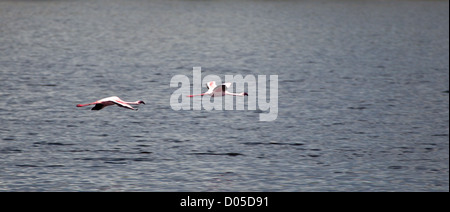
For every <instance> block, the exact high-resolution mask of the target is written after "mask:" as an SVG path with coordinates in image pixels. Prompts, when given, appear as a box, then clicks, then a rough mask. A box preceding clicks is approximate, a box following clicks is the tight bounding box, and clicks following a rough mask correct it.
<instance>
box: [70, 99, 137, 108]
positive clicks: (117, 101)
mask: <svg viewBox="0 0 450 212" xmlns="http://www.w3.org/2000/svg"><path fill="white" fill-rule="evenodd" d="M139 104H144V105H145V102H144V101H135V102H125V101H123V100H121V99H120V98H119V97H117V96H111V97H108V98H104V99H100V100H98V101H95V102H92V103H89V104H77V107H84V106H89V105H95V107H93V108H92V110H101V109H103V108H104V107H106V106H110V105H117V106H119V107H124V108H128V109H131V110H137V109H136V108H133V107H131V105H139Z"/></svg>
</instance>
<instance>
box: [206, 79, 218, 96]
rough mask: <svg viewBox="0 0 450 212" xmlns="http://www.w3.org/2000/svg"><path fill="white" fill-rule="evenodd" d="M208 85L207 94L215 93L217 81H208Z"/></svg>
mask: <svg viewBox="0 0 450 212" xmlns="http://www.w3.org/2000/svg"><path fill="white" fill-rule="evenodd" d="M206 87H207V88H208V91H207V92H206V94H211V93H213V91H214V89H215V88H217V84H216V81H211V82H208V83H206Z"/></svg>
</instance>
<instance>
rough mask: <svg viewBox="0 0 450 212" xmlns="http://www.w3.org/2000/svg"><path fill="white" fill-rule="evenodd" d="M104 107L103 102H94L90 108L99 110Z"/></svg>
mask: <svg viewBox="0 0 450 212" xmlns="http://www.w3.org/2000/svg"><path fill="white" fill-rule="evenodd" d="M104 107H105V105H103V104H96V105H95V107H93V108H92V109H91V110H101V109H103V108H104Z"/></svg>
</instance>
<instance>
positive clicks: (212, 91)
mask: <svg viewBox="0 0 450 212" xmlns="http://www.w3.org/2000/svg"><path fill="white" fill-rule="evenodd" d="M230 86H231V83H229V82H227V83H223V84H222V85H220V86H217V84H216V81H211V82H208V83H206V87H207V88H208V91H206V92H205V93H202V94H195V95H188V97H194V96H203V95H211V96H212V97H216V96H225V95H232V96H248V93H245V92H244V93H230V92H228V91H227V88H229V87H230Z"/></svg>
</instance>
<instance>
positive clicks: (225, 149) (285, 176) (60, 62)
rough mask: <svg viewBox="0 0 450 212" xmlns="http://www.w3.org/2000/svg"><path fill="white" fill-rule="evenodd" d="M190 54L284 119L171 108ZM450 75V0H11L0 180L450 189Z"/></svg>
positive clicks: (1, 39) (43, 186) (54, 186)
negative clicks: (263, 98)
mask: <svg viewBox="0 0 450 212" xmlns="http://www.w3.org/2000/svg"><path fill="white" fill-rule="evenodd" d="M194 66H201V67H202V70H203V73H202V74H203V76H206V75H208V74H214V75H218V76H221V77H223V76H224V75H225V74H233V75H236V74H242V75H244V76H245V75H255V76H256V75H278V77H279V88H280V90H279V99H278V104H279V112H278V118H277V119H276V120H275V121H273V122H260V121H259V114H260V113H261V112H264V111H260V110H256V111H253V110H244V111H214V110H213V111H205V110H202V111H174V110H172V109H171V107H170V104H169V100H170V95H171V94H172V93H173V92H174V91H175V90H176V88H170V86H169V85H170V79H171V78H172V77H173V76H175V75H177V74H184V75H187V76H189V77H192V67H194ZM191 79H192V78H191ZM248 89H252V88H248ZM204 90H206V88H204ZM448 90H449V3H448V1H398V0H393V1H364V0H361V1H340V0H337V1H331V0H329V1H327V0H321V1H289V0H286V1H257V0H241V1H237V0H236V1H221V0H211V1H187V0H169V1H166V0H148V1H145V0H131V1H125V0H98V1H77V0H66V1H3V0H2V1H0V191H449V141H448V140H449V92H448ZM113 95H117V96H120V97H121V98H123V99H124V100H127V101H136V100H144V101H145V102H146V103H147V104H146V105H140V106H139V110H138V111H131V110H126V109H123V108H119V107H115V106H114V107H108V108H105V109H103V110H101V111H91V110H89V108H76V107H75V105H76V104H79V103H88V102H92V101H95V100H98V99H101V98H104V97H108V96H113Z"/></svg>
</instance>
